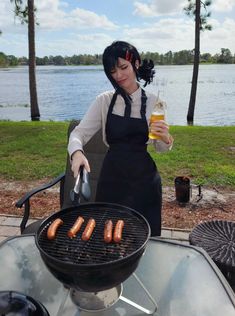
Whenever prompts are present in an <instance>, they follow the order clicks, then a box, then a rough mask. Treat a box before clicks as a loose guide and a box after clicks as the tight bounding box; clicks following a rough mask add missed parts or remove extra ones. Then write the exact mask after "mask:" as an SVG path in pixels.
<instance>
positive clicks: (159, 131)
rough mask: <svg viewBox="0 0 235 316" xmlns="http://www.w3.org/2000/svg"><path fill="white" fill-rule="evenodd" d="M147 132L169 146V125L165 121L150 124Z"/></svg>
mask: <svg viewBox="0 0 235 316" xmlns="http://www.w3.org/2000/svg"><path fill="white" fill-rule="evenodd" d="M149 130H150V131H151V133H153V134H154V135H156V136H158V137H160V139H161V140H162V141H163V142H164V143H166V144H170V142H171V139H172V137H171V135H170V134H169V125H168V124H167V123H166V122H165V121H163V120H160V121H155V122H152V123H151V125H150V127H149Z"/></svg>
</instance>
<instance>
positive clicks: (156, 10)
mask: <svg viewBox="0 0 235 316" xmlns="http://www.w3.org/2000/svg"><path fill="white" fill-rule="evenodd" d="M185 5H186V3H185V0H177V1H175V0H152V1H151V2H150V3H149V4H146V3H143V2H138V1H136V2H134V7H135V10H134V13H133V14H134V15H139V16H142V17H156V16H161V15H173V14H179V13H182V9H183V6H185Z"/></svg>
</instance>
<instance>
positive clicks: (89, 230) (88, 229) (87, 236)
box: [82, 218, 95, 241]
mask: <svg viewBox="0 0 235 316" xmlns="http://www.w3.org/2000/svg"><path fill="white" fill-rule="evenodd" d="M94 228H95V220H94V218H90V219H89V221H88V223H87V225H86V228H85V230H84V232H83V233H82V240H84V241H87V240H89V239H90V238H91V235H92V233H93V230H94Z"/></svg>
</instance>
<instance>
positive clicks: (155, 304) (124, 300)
mask: <svg viewBox="0 0 235 316" xmlns="http://www.w3.org/2000/svg"><path fill="white" fill-rule="evenodd" d="M133 276H134V277H135V279H136V281H137V282H138V283H139V284H140V286H141V287H142V288H143V290H144V291H145V293H146V294H147V296H148V298H149V299H150V301H151V302H152V303H153V305H154V309H153V310H149V309H147V308H145V307H143V306H141V305H139V304H137V303H135V302H133V301H131V300H129V298H126V297H124V296H122V295H121V296H120V298H119V299H120V300H122V301H123V302H125V303H127V304H129V305H132V306H133V307H135V308H136V309H138V310H140V311H142V312H144V313H145V314H148V315H153V314H154V313H155V312H156V311H157V309H158V305H157V303H156V301H155V300H154V298H153V297H152V295H151V294H150V293H149V291H148V290H147V289H146V287H145V286H144V284H143V283H142V282H141V281H140V279H139V278H138V277H137V275H136V274H135V273H133Z"/></svg>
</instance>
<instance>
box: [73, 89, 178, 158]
mask: <svg viewBox="0 0 235 316" xmlns="http://www.w3.org/2000/svg"><path fill="white" fill-rule="evenodd" d="M114 92H115V91H114V90H113V91H107V92H104V93H102V94H100V95H98V96H97V97H96V99H95V101H94V102H93V103H92V104H91V106H90V107H89V109H88V111H87V113H86V114H85V115H84V117H83V119H82V120H81V122H80V124H79V125H78V126H76V127H75V128H74V130H73V131H72V133H71V134H70V137H69V144H68V152H69V155H70V157H71V156H72V154H73V153H74V152H75V151H77V150H83V146H84V145H85V144H86V143H87V142H88V141H89V140H90V139H91V137H92V136H93V135H94V134H95V133H96V132H97V131H98V130H100V129H101V128H102V134H103V141H104V143H105V144H106V145H107V146H108V144H107V140H106V133H105V125H106V120H107V114H108V109H109V105H110V102H111V100H112V97H113V94H114ZM145 92H146V96H147V102H146V119H147V122H148V124H149V119H150V116H151V113H152V111H153V108H154V106H155V104H156V103H157V102H160V100H159V99H158V97H157V96H156V95H155V94H153V93H150V92H148V91H145ZM130 97H131V99H132V102H131V117H133V118H141V114H140V109H141V88H140V87H139V88H138V89H137V90H136V91H135V92H134V93H133V94H132V95H131V96H130ZM125 106H126V105H125V102H124V99H123V98H122V96H120V95H118V96H117V100H116V102H115V105H114V108H113V112H112V113H113V114H116V115H120V116H124V111H125ZM150 142H153V144H154V147H155V149H156V151H159V152H163V151H167V150H169V149H171V147H172V142H171V143H170V144H166V143H164V142H163V141H157V142H156V141H154V140H149V142H148V143H150Z"/></svg>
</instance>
